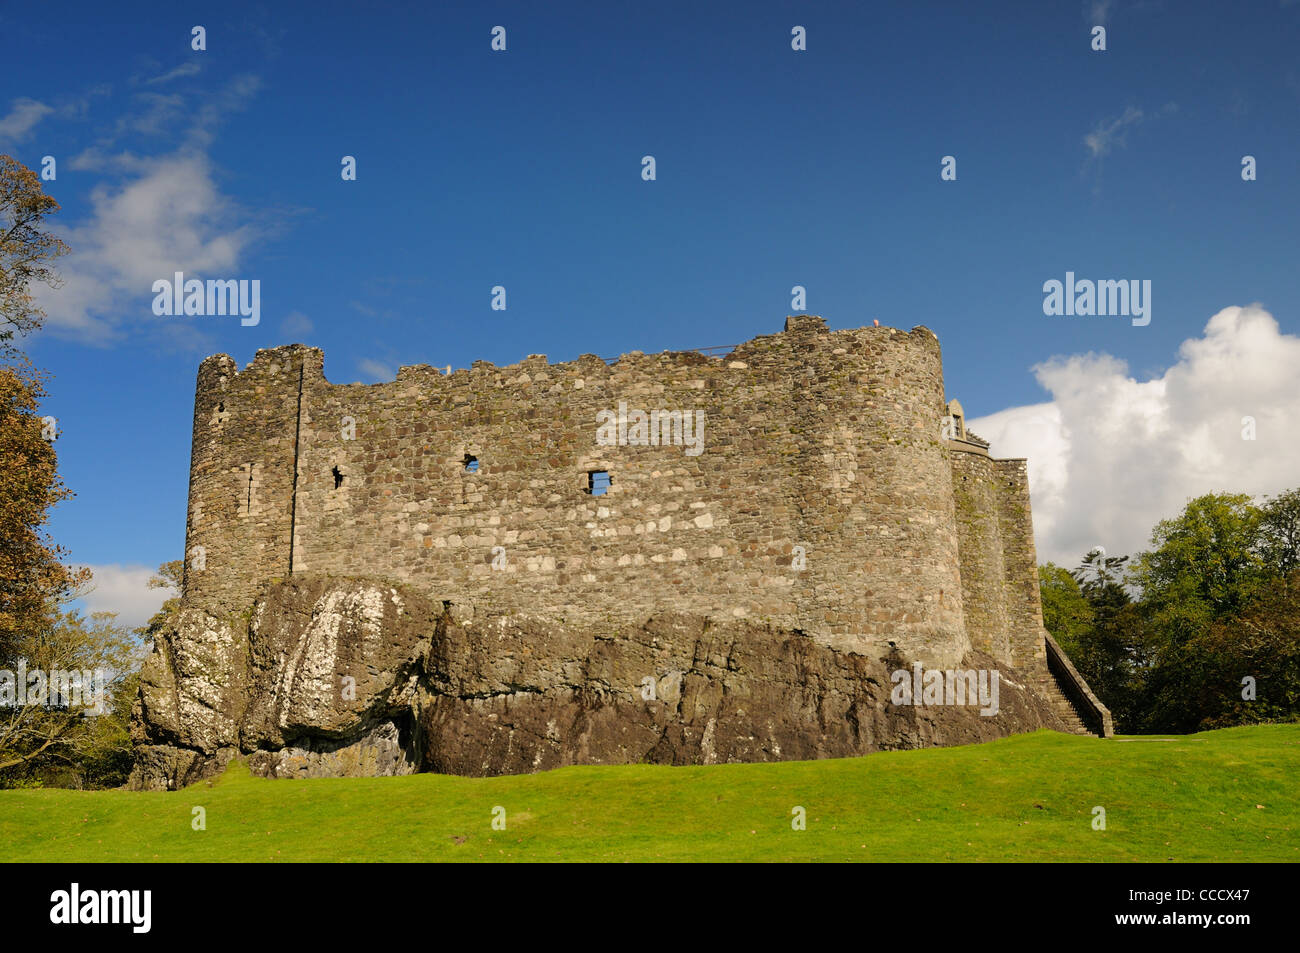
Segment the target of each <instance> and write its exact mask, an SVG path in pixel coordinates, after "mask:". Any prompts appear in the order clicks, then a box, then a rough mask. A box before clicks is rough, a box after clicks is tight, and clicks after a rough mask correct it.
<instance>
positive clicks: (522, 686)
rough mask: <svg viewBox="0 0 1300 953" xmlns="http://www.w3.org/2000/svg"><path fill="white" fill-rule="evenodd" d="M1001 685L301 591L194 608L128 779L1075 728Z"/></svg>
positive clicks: (638, 632) (459, 768)
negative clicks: (957, 694) (909, 677)
mask: <svg viewBox="0 0 1300 953" xmlns="http://www.w3.org/2000/svg"><path fill="white" fill-rule="evenodd" d="M960 667H962V668H965V669H975V670H985V671H997V672H998V673H999V683H1000V685H999V693H998V712H997V714H996V715H993V716H984V715H981V714H980V711H979V706H978V705H976V704H966V705H910V704H897V703H895V700H892V699H891V695H892V694H894V691H893V690H894V683H893V681H891V673H893V672H895V671H898V670H909V669H910V660H908V659H906V658H903V657H901V656H899V655H897V654H895V655H893V656H891V657H888V658H885V659H877V658H873V657H869V656H866V655H861V654H857V653H854V652H850V651H843V650H840V649H837V648H834V647H832V646H830V645H827V644H822V643H821V642H819V641H817V640H816V639H815V638H813V637H811V636H809V635H807V634H805V633H803V632H800V631H793V630H789V629H782V628H777V627H772V626H768V625H764V624H760V623H756V622H752V621H747V620H736V621H728V622H717V621H714V620H710V619H706V618H704V617H701V616H696V615H689V614H671V613H665V614H659V615H655V616H653V617H651V618H647V619H646V620H645V621H644V622H642V623H641V624H639V625H635V626H629V625H628V624H627V623H613V622H611V623H610V624H609V626H608V627H603V626H601V625H600V624H598V623H592V622H591V621H589V620H583V621H582V622H581V623H577V624H569V623H566V622H565V621H564V620H552V619H538V618H531V617H528V616H526V615H521V614H518V613H508V614H507V613H500V612H493V611H489V610H486V609H484V608H483V607H474V606H466V605H451V604H447V603H441V602H437V601H435V600H432V599H430V598H429V597H428V596H427V595H425V594H424V593H423V592H421V591H420V590H418V589H413V588H407V587H403V586H401V585H396V584H389V583H385V582H381V581H378V580H372V579H350V580H343V579H338V578H330V577H326V576H309V575H295V576H294V577H292V578H291V579H290V580H288V581H286V582H281V583H277V584H275V585H273V586H272V587H271V588H270V589H269V591H268V592H267V593H266V594H265V595H264V596H263V597H262V598H261V599H259V600H258V601H257V603H256V604H255V605H254V607H253V609H252V611H251V612H250V613H248V614H246V615H245V616H243V617H237V618H224V619H223V618H218V617H216V616H213V615H210V614H208V613H205V612H202V611H199V610H197V609H193V608H185V609H182V611H180V612H179V613H178V614H177V616H176V618H175V620H174V624H173V625H172V626H171V628H170V631H168V632H166V633H165V634H164V635H163V636H162V637H161V638H160V639H159V640H158V643H157V645H156V646H155V649H154V652H153V654H152V655H151V657H150V659H149V661H148V663H147V664H146V666H145V670H144V673H143V675H142V679H141V689H140V695H139V698H138V700H137V702H136V708H135V721H134V726H133V734H134V739H135V742H136V745H137V748H136V750H137V755H136V767H135V771H134V772H133V774H132V779H131V784H132V786H133V787H136V788H144V789H157V788H175V787H178V786H183V785H185V784H188V783H192V782H193V781H196V780H199V779H201V778H203V777H207V776H210V775H211V774H214V773H217V772H219V771H220V770H221V769H222V768H223V767H224V766H225V764H226V763H227V762H228V761H229V760H230V759H231V758H232V757H235V756H236V755H242V756H246V757H247V759H248V763H249V765H250V767H251V768H252V770H253V771H254V772H256V773H258V774H262V775H266V776H270V777H326V776H361V775H392V774H405V773H410V772H414V771H437V772H444V773H454V774H463V775H475V776H483V775H496V774H508V773H519V772H530V771H538V770H544V769H548V768H554V767H559V766H562V765H568V764H629V763H640V762H651V763H657V764H711V763H722V762H735V761H778V760H792V759H806V758H825V757H843V756H849V755H858V754H865V753H867V752H871V751H878V750H882V749H890V748H915V747H925V746H931V745H954V744H966V743H971V742H977V741H987V740H991V739H993V738H997V737H1001V736H1005V735H1008V734H1013V733H1016V732H1021V731H1031V730H1034V729H1036V728H1040V727H1047V728H1055V729H1058V730H1059V729H1061V728H1062V727H1063V725H1062V724H1061V722H1060V719H1059V716H1058V715H1057V714H1056V713H1055V712H1054V710H1053V708H1052V706H1051V704H1050V703H1049V701H1048V700H1047V699H1045V698H1043V697H1042V696H1041V695H1040V694H1039V693H1038V692H1037V691H1036V690H1035V689H1034V687H1033V683H1032V681H1031V680H1030V679H1027V678H1025V677H1022V676H1021V675H1020V674H1019V673H1017V672H1016V671H1014V670H1012V669H1009V668H1008V667H1007V666H1006V665H1003V664H999V663H998V662H996V661H995V660H994V659H993V658H991V657H989V656H987V655H983V654H981V653H979V652H972V653H970V654H968V655H967V657H966V658H965V659H964V660H963V662H962V664H961V666H960Z"/></svg>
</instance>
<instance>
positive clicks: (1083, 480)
mask: <svg viewBox="0 0 1300 953" xmlns="http://www.w3.org/2000/svg"><path fill="white" fill-rule="evenodd" d="M1297 367H1300V337H1297V336H1295V335H1289V334H1283V333H1281V331H1280V330H1279V328H1278V324H1277V321H1276V320H1275V319H1274V317H1273V316H1272V315H1271V314H1269V313H1268V312H1267V311H1265V310H1264V309H1263V308H1262V307H1260V306H1259V305H1251V306H1249V307H1245V308H1241V307H1231V308H1224V309H1223V310H1222V311H1220V312H1219V313H1218V314H1216V315H1214V317H1212V318H1211V319H1210V320H1209V322H1208V323H1207V324H1206V326H1205V330H1204V332H1203V334H1202V335H1201V336H1200V337H1197V338H1191V339H1189V340H1187V341H1184V342H1183V344H1182V346H1181V347H1180V348H1179V352H1178V360H1177V362H1176V363H1175V364H1174V365H1173V366H1172V367H1170V368H1169V369H1168V370H1166V371H1165V372H1164V373H1163V374H1162V375H1160V376H1158V377H1155V378H1152V379H1151V380H1147V381H1138V380H1136V379H1134V378H1133V377H1132V376H1130V375H1129V373H1128V367H1127V365H1126V364H1125V363H1124V362H1123V361H1121V360H1119V359H1117V358H1114V357H1111V356H1110V355H1107V354H1093V353H1089V354H1076V355H1073V356H1069V357H1054V358H1052V359H1051V360H1049V361H1046V362H1044V363H1042V364H1039V365H1037V366H1036V367H1035V368H1034V373H1035V376H1036V377H1037V379H1038V382H1039V384H1041V385H1042V386H1043V388H1044V389H1045V390H1047V391H1048V393H1050V394H1051V396H1052V400H1051V401H1050V402H1049V403H1044V404H1035V405H1032V406H1026V407H1013V408H1010V409H1008V410H1004V411H1000V412H999V413H995V414H990V415H989V416H987V417H980V418H978V419H974V420H971V421H970V422H969V425H970V429H971V430H973V431H975V432H976V433H978V434H979V435H980V436H981V437H983V438H985V439H986V440H988V441H990V443H991V444H992V447H991V448H990V450H991V452H992V453H993V454H994V456H997V457H1027V458H1028V460H1029V485H1030V493H1031V495H1032V498H1033V507H1034V531H1035V536H1036V538H1037V545H1038V559H1039V562H1046V561H1047V560H1049V559H1050V560H1052V561H1053V562H1057V563H1060V564H1063V565H1066V566H1069V567H1073V566H1075V565H1077V564H1078V561H1079V558H1080V557H1081V556H1082V555H1083V554H1084V553H1085V552H1087V551H1088V550H1089V549H1091V548H1093V547H1095V546H1104V547H1105V549H1106V551H1107V552H1108V553H1110V554H1112V555H1117V554H1126V553H1127V554H1133V553H1136V552H1139V551H1141V550H1142V549H1145V548H1146V547H1147V544H1148V542H1149V540H1150V534H1151V529H1152V527H1153V526H1154V525H1155V523H1156V522H1157V521H1158V520H1161V519H1167V518H1169V517H1172V516H1176V515H1177V514H1178V513H1180V512H1182V509H1183V506H1184V505H1185V504H1186V502H1187V500H1188V499H1190V498H1192V497H1195V496H1199V495H1201V494H1203V493H1210V492H1221V491H1231V492H1244V493H1250V494H1254V495H1263V494H1273V493H1278V492H1280V491H1282V490H1285V489H1290V488H1291V487H1295V486H1300V441H1296V440H1295V439H1294V423H1295V421H1296V420H1300V388H1297V387H1296V380H1297V376H1296V368H1297ZM1243 417H1253V418H1254V419H1255V428H1256V439H1255V440H1243V439H1242V429H1243V423H1242V418H1243Z"/></svg>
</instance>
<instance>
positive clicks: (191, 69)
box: [144, 61, 203, 86]
mask: <svg viewBox="0 0 1300 953" xmlns="http://www.w3.org/2000/svg"><path fill="white" fill-rule="evenodd" d="M202 68H203V67H201V66H200V65H199V64H198V63H196V62H194V61H190V62H188V63H182V64H181V65H180V66H178V67H176V68H175V69H173V70H168V71H167V72H166V73H163V74H162V75H161V76H155V77H154V78H153V79H147V80H145V81H144V84H145V85H146V86H156V85H159V84H161V83H170V82H171V81H172V80H174V79H183V78H184V77H186V76H194V75H196V74H197V73H198V72H199V71H200V70H201V69H202Z"/></svg>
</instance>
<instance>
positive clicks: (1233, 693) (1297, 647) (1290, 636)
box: [1180, 570, 1300, 730]
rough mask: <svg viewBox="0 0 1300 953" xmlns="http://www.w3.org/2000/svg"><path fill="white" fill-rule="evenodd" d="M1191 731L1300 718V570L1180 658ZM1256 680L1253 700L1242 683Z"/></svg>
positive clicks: (1215, 627) (1205, 635)
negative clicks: (1247, 680) (1287, 582)
mask: <svg viewBox="0 0 1300 953" xmlns="http://www.w3.org/2000/svg"><path fill="white" fill-rule="evenodd" d="M1180 661H1181V662H1182V663H1183V668H1184V675H1185V676H1186V680H1185V684H1184V685H1183V686H1181V687H1182V695H1183V696H1184V699H1185V702H1184V704H1185V708H1186V717H1185V718H1184V723H1185V726H1186V727H1187V728H1188V730H1203V729H1209V728H1222V727H1226V726H1228V725H1243V724H1252V723H1255V722H1260V721H1279V720H1295V719H1296V718H1297V717H1300V570H1297V571H1296V572H1295V573H1293V576H1292V579H1291V580H1290V582H1289V585H1277V586H1267V587H1265V588H1263V589H1261V590H1260V591H1259V593H1258V594H1257V595H1256V597H1255V599H1253V600H1252V601H1251V602H1250V603H1249V604H1248V605H1247V606H1245V607H1244V608H1243V609H1242V611H1241V612H1240V613H1239V614H1238V615H1235V616H1232V617H1229V618H1225V619H1222V620H1218V621H1216V622H1214V623H1213V624H1212V625H1211V626H1210V627H1209V629H1207V630H1206V631H1205V632H1204V633H1202V634H1200V635H1198V636H1196V637H1195V638H1194V639H1193V640H1192V641H1191V642H1190V643H1189V644H1188V645H1187V646H1186V648H1185V650H1184V651H1183V652H1182V653H1180ZM1247 677H1249V678H1250V679H1252V680H1253V683H1254V684H1253V689H1254V696H1255V697H1253V698H1250V697H1243V696H1244V695H1246V694H1247V693H1246V691H1245V686H1244V685H1243V679H1245V678H1247Z"/></svg>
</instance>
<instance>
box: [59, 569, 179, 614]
mask: <svg viewBox="0 0 1300 953" xmlns="http://www.w3.org/2000/svg"><path fill="white" fill-rule="evenodd" d="M89 569H90V571H91V572H92V573H93V574H94V580H93V583H94V587H95V588H94V589H93V590H92V591H91V592H89V593H87V594H86V595H84V596H82V597H81V599H79V600H78V601H79V602H80V603H81V604H82V607H83V608H84V611H85V612H86V614H87V615H89V614H90V613H92V612H116V613H117V621H118V622H120V623H122V624H123V625H125V626H128V627H130V628H133V629H135V628H139V627H140V626H142V625H144V624H145V623H146V622H148V621H149V618H150V617H151V616H152V615H153V614H154V613H155V612H157V611H158V610H159V609H160V608H162V604H163V602H164V601H165V600H167V599H169V598H171V597H172V596H174V595H177V594H178V593H176V591H175V590H172V589H150V588H149V580H150V579H151V578H152V577H153V576H154V575H156V573H157V570H156V569H151V568H150V567H148V566H141V565H121V564H119V563H108V564H105V565H102V566H90V567H89Z"/></svg>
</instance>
